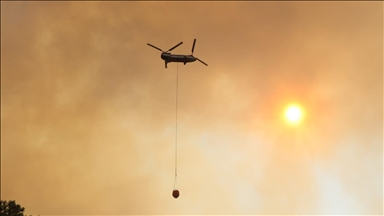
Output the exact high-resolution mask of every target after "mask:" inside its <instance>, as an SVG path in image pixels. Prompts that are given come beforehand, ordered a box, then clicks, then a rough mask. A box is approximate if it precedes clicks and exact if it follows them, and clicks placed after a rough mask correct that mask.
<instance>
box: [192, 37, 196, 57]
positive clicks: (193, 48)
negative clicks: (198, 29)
mask: <svg viewBox="0 0 384 216" xmlns="http://www.w3.org/2000/svg"><path fill="white" fill-rule="evenodd" d="M195 43H196V39H195V40H194V41H193V45H192V55H193V50H195Z"/></svg>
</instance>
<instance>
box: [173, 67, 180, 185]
mask: <svg viewBox="0 0 384 216" xmlns="http://www.w3.org/2000/svg"><path fill="white" fill-rule="evenodd" d="M176 64H177V70H176V128H175V183H174V187H175V185H176V178H177V105H178V103H177V102H178V101H177V98H178V90H179V86H178V85H179V84H178V83H179V63H176Z"/></svg>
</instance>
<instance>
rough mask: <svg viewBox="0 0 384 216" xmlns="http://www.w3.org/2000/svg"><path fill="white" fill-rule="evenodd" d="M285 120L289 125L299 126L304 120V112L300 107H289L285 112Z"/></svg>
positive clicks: (294, 105)
mask: <svg viewBox="0 0 384 216" xmlns="http://www.w3.org/2000/svg"><path fill="white" fill-rule="evenodd" d="M285 118H286V120H287V122H288V123H289V124H298V123H300V122H301V120H302V119H303V111H302V109H301V107H300V106H298V105H296V104H293V105H289V106H288V107H287V109H286V110H285Z"/></svg>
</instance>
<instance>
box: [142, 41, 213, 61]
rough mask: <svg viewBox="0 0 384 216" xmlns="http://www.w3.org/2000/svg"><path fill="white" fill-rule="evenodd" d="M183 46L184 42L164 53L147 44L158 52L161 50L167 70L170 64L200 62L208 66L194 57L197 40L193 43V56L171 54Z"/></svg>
mask: <svg viewBox="0 0 384 216" xmlns="http://www.w3.org/2000/svg"><path fill="white" fill-rule="evenodd" d="M181 44H183V42H180V43H178V44H177V45H176V46H174V47H172V48H171V49H169V50H168V51H163V50H161V49H160V48H158V47H156V46H153V45H152V44H149V43H147V45H148V46H151V47H153V48H155V49H157V50H160V51H161V52H162V53H161V59H163V60H164V62H165V68H167V64H168V63H170V62H183V63H184V65H185V64H187V63H189V62H194V61H196V60H198V61H199V62H201V63H203V64H204V65H206V66H208V65H207V64H206V63H205V62H203V61H201V60H200V59H198V58H196V57H194V56H193V50H194V49H195V44H196V39H195V40H194V41H193V45H192V54H191V55H179V54H171V53H170V51H172V50H173V49H175V48H176V47H178V46H180V45H181Z"/></svg>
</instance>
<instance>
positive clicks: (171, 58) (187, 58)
mask: <svg viewBox="0 0 384 216" xmlns="http://www.w3.org/2000/svg"><path fill="white" fill-rule="evenodd" d="M161 59H163V60H164V61H165V62H166V63H169V62H183V63H184V64H186V63H187V62H194V61H196V58H195V57H193V56H192V55H179V54H171V53H162V54H161Z"/></svg>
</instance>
